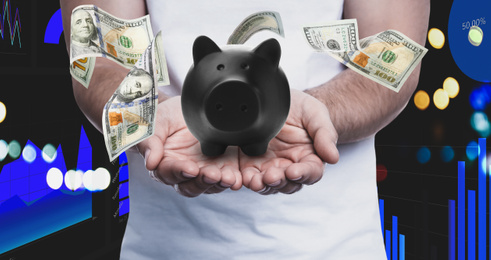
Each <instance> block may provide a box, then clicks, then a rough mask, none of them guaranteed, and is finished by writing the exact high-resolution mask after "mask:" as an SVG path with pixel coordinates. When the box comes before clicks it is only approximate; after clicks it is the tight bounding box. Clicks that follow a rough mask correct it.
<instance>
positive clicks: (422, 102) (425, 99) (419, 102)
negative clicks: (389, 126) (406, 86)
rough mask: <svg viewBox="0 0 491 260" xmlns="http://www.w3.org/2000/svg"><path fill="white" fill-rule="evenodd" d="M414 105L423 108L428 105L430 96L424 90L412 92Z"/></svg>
mask: <svg viewBox="0 0 491 260" xmlns="http://www.w3.org/2000/svg"><path fill="white" fill-rule="evenodd" d="M414 105H416V107H417V108H418V109H420V110H425V109H426V108H428V106H429V105H430V96H429V95H428V93H426V91H424V90H419V91H418V92H416V94H414Z"/></svg>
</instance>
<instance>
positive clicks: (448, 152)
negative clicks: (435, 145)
mask: <svg viewBox="0 0 491 260" xmlns="http://www.w3.org/2000/svg"><path fill="white" fill-rule="evenodd" d="M454 156H455V152H454V150H453V148H452V147H450V146H448V145H447V146H444V147H443V148H442V150H441V151H440V157H441V158H442V161H444V162H450V161H451V160H453V158H454Z"/></svg>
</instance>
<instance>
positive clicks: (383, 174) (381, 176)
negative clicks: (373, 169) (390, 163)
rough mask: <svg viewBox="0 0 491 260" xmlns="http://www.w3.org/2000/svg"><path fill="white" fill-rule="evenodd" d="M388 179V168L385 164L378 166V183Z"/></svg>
mask: <svg viewBox="0 0 491 260" xmlns="http://www.w3.org/2000/svg"><path fill="white" fill-rule="evenodd" d="M386 178H387V167H385V165H383V164H377V181H378V182H381V181H383V180H385V179H386Z"/></svg>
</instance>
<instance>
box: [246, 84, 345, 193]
mask: <svg viewBox="0 0 491 260" xmlns="http://www.w3.org/2000/svg"><path fill="white" fill-rule="evenodd" d="M337 138H338V135H337V132H336V130H335V128H334V126H333V124H332V122H331V119H330V117H329V111H328V110H327V108H326V106H325V105H324V104H323V103H321V102H320V101H319V100H317V99H316V98H314V97H312V96H310V95H308V94H306V93H304V92H301V91H298V90H291V105H290V112H289V114H288V118H287V120H286V123H285V125H284V126H283V128H282V129H281V131H280V132H279V133H278V135H276V137H275V138H273V139H272V140H271V142H270V143H269V145H268V149H267V151H266V153H265V154H263V155H261V156H253V157H250V156H247V155H245V154H244V153H242V152H240V153H239V167H240V171H241V173H242V183H243V184H244V186H246V187H248V188H250V189H251V190H253V191H256V192H259V193H261V194H265V195H266V194H274V193H277V192H281V193H286V194H291V193H294V192H297V191H298V190H300V189H301V188H302V186H303V185H311V184H314V183H316V182H317V181H319V180H320V179H321V178H322V174H323V172H324V164H323V162H327V163H330V164H334V163H336V162H337V161H338V160H339V152H338V150H337V148H336V143H337Z"/></svg>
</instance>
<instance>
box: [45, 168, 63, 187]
mask: <svg viewBox="0 0 491 260" xmlns="http://www.w3.org/2000/svg"><path fill="white" fill-rule="evenodd" d="M46 183H47V184H48V186H49V187H50V188H51V189H53V190H57V189H59V188H60V187H61V185H62V184H63V173H62V172H61V171H60V169H58V168H56V167H53V168H51V169H49V170H48V173H47V174H46Z"/></svg>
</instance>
